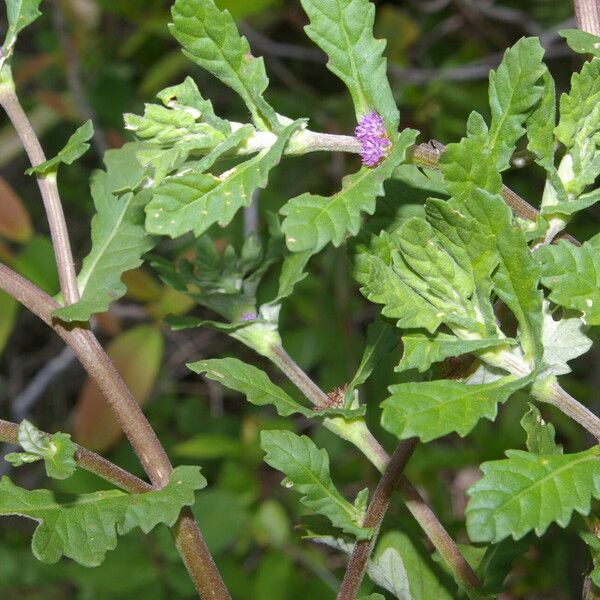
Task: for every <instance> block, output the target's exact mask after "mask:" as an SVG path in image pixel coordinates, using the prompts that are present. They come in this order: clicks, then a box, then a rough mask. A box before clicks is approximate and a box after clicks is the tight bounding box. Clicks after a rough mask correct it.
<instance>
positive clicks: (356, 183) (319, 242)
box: [280, 129, 417, 254]
mask: <svg viewBox="0 0 600 600" xmlns="http://www.w3.org/2000/svg"><path fill="white" fill-rule="evenodd" d="M416 136H417V132H416V131H415V130H414V129H404V130H403V131H402V133H401V134H400V135H399V136H398V137H397V139H396V140H395V141H394V145H393V147H392V149H391V151H390V153H389V155H388V156H387V158H385V159H384V161H383V162H382V163H381V165H379V166H378V167H375V168H368V167H363V168H361V169H360V171H357V172H356V173H354V174H352V175H348V176H347V177H345V178H344V180H343V182H342V189H341V190H340V191H339V192H337V193H336V194H335V195H333V196H332V197H331V198H326V197H324V196H317V195H314V194H310V193H306V194H302V195H301V196H298V197H296V198H292V200H290V201H289V202H288V203H287V204H285V205H284V206H283V207H282V208H281V210H280V212H281V214H283V215H285V217H286V218H285V220H284V221H283V225H282V230H283V232H284V233H285V237H286V243H287V246H288V248H289V249H290V250H292V251H293V252H301V251H304V250H310V251H311V252H312V253H313V254H315V253H317V252H319V251H320V250H321V249H322V248H323V247H324V246H326V245H327V244H328V243H329V242H332V243H333V245H334V246H335V247H336V248H337V247H338V246H340V245H341V244H342V242H343V241H344V239H345V238H346V236H347V235H356V234H357V233H358V231H359V229H360V226H361V223H362V219H361V214H362V213H363V212H366V213H367V214H369V215H372V214H373V212H374V211H375V201H376V199H377V198H378V197H379V196H382V195H383V193H384V189H383V183H384V181H385V180H386V179H388V178H389V177H391V176H392V173H393V172H394V170H395V169H396V167H397V166H398V165H399V164H401V163H402V162H403V161H404V159H405V157H406V150H407V148H408V147H409V146H410V145H412V144H413V143H414V142H415V139H416Z"/></svg>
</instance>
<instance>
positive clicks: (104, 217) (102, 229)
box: [54, 171, 156, 321]
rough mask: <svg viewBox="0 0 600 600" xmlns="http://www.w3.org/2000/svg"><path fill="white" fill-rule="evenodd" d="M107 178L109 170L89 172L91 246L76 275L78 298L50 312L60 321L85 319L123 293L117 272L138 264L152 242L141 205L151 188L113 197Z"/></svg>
mask: <svg viewBox="0 0 600 600" xmlns="http://www.w3.org/2000/svg"><path fill="white" fill-rule="evenodd" d="M109 181H110V174H107V173H105V172H103V171H97V172H96V173H94V175H93V176H92V181H91V187H92V197H93V198H94V204H95V206H96V211H97V212H96V215H95V216H94V218H93V219H92V249H91V251H90V253H89V254H88V255H87V256H86V257H85V258H84V259H83V267H82V269H81V272H80V273H79V275H78V276H77V284H78V287H79V293H80V294H81V300H80V301H79V302H76V303H75V304H71V305H69V306H65V307H63V308H59V309H58V310H56V311H55V313H54V314H55V316H56V317H58V318H59V319H61V320H63V321H87V320H89V318H90V317H91V316H92V315H93V314H96V313H99V312H104V311H105V310H107V309H108V307H109V305H110V303H111V302H113V301H114V300H117V299H118V298H121V297H122V296H124V295H125V292H126V291H127V287H126V286H125V284H124V283H123V282H122V281H121V276H122V275H123V273H124V272H125V271H129V270H131V269H135V268H136V267H138V266H139V265H140V264H142V255H143V254H144V253H145V252H148V251H149V250H150V249H151V248H152V247H153V246H154V244H155V243H156V242H155V240H154V239H153V238H152V237H151V236H149V235H147V234H146V230H145V228H144V207H145V206H146V204H147V203H148V200H149V197H150V194H151V192H150V191H149V190H144V191H141V192H139V193H135V194H134V193H133V192H127V193H126V194H124V195H122V196H120V197H117V196H116V195H115V194H112V193H111V192H110V190H109V184H108V182H109Z"/></svg>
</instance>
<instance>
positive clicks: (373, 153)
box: [360, 137, 391, 167]
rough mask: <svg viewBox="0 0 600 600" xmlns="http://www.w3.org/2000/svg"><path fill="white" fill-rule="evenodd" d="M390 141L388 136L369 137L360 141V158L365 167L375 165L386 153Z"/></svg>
mask: <svg viewBox="0 0 600 600" xmlns="http://www.w3.org/2000/svg"><path fill="white" fill-rule="evenodd" d="M390 144H391V142H390V140H388V138H381V137H380V138H369V139H367V140H364V141H361V151H360V158H361V160H362V164H363V165H365V167H374V166H376V165H377V164H378V163H379V162H380V161H381V159H382V158H384V156H385V155H386V151H387V149H388V148H389V146H390Z"/></svg>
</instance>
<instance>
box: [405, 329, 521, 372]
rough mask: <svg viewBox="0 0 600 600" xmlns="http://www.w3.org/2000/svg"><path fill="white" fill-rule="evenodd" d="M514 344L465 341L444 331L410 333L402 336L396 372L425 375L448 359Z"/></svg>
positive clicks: (503, 340)
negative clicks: (436, 364) (435, 365)
mask: <svg viewBox="0 0 600 600" xmlns="http://www.w3.org/2000/svg"><path fill="white" fill-rule="evenodd" d="M514 343H515V340H511V339H507V338H499V337H491V338H480V339H473V340H463V339H460V338H458V337H456V336H455V335H451V334H448V333H444V332H443V331H437V332H436V333H434V334H433V335H431V334H428V333H426V332H420V331H410V332H408V333H405V334H404V335H403V336H402V344H403V345H404V352H403V354H402V359H401V360H400V363H399V364H398V366H397V367H396V369H395V370H396V371H397V372H402V371H407V370H408V369H417V370H418V371H419V373H424V372H425V371H427V370H428V369H429V368H430V367H431V365H432V364H434V363H438V362H442V361H444V360H446V359H447V358H450V357H453V356H461V355H462V354H470V353H476V352H477V351H478V350H488V349H490V348H498V347H499V346H503V345H506V344H514Z"/></svg>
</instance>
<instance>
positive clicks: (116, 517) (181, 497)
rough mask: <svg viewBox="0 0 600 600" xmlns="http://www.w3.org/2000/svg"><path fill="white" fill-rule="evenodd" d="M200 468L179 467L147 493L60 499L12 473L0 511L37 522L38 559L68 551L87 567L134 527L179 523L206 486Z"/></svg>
mask: <svg viewBox="0 0 600 600" xmlns="http://www.w3.org/2000/svg"><path fill="white" fill-rule="evenodd" d="M205 485H206V480H205V479H204V477H202V475H200V471H199V469H198V467H186V466H183V467H177V468H176V469H174V471H173V473H172V475H171V481H170V482H169V483H168V484H167V485H166V486H165V487H164V488H162V489H160V490H155V491H151V492H146V493H143V494H126V493H125V492H121V491H120V490H109V491H103V492H95V493H92V494H83V495H81V496H79V497H77V498H76V499H75V500H74V501H72V502H59V501H57V500H56V499H55V497H54V494H53V493H52V492H51V491H49V490H31V491H30V490H25V489H23V488H20V487H17V486H16V485H15V484H14V483H12V482H11V481H10V479H9V478H8V477H3V478H2V480H1V481H0V515H18V516H22V517H27V518H29V519H33V520H35V521H38V523H39V525H38V526H37V528H36V530H35V533H34V534H33V541H32V550H33V554H34V555H35V557H36V558H37V559H38V560H41V561H43V562H46V563H55V562H57V561H58V560H59V559H60V558H61V556H67V557H69V558H72V559H73V560H75V561H77V562H78V563H79V564H81V565H84V566H86V567H95V566H97V565H99V564H101V563H102V561H103V560H104V556H105V554H106V552H107V551H108V550H114V548H116V546H117V535H125V534H126V533H128V532H129V531H131V530H132V529H134V528H135V527H139V528H140V529H141V530H142V531H143V532H144V533H148V532H149V531H150V530H152V529H153V528H154V527H155V526H156V525H158V524H159V523H164V524H165V525H168V526H172V525H174V524H175V521H176V520H177V517H178V516H179V512H180V510H181V508H182V507H183V506H190V505H192V504H193V503H194V491H195V490H198V489H201V488H203V487H205Z"/></svg>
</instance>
